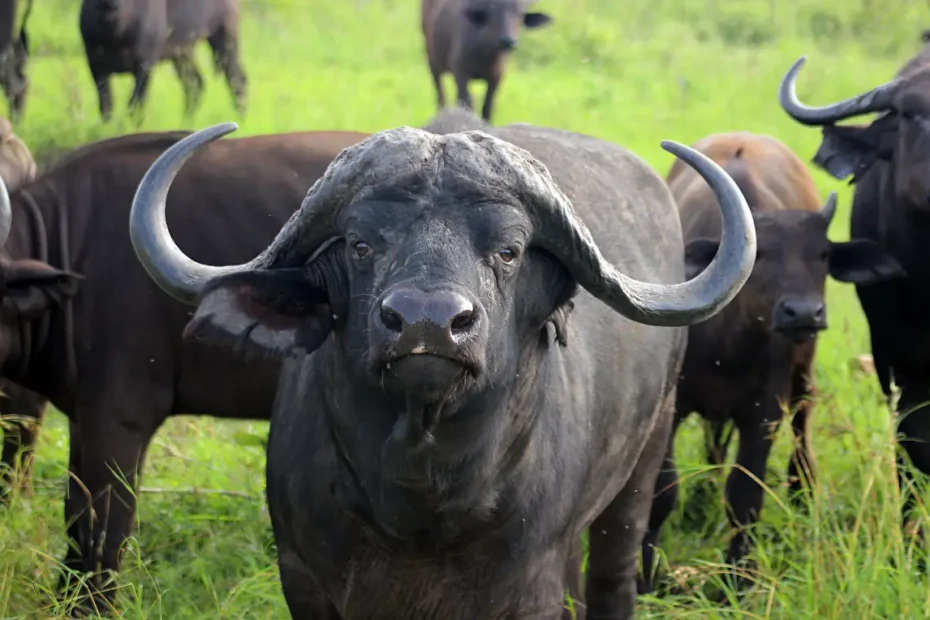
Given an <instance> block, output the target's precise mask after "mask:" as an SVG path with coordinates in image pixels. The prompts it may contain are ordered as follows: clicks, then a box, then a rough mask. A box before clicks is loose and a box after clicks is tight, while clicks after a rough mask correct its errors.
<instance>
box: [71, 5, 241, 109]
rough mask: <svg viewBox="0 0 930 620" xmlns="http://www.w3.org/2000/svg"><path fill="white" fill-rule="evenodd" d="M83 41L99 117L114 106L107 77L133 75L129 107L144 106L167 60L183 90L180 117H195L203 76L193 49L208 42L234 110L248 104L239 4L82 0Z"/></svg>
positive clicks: (140, 107)
mask: <svg viewBox="0 0 930 620" xmlns="http://www.w3.org/2000/svg"><path fill="white" fill-rule="evenodd" d="M80 24H81V37H82V38H83V40H84V50H85V52H86V54H87V63H88V65H89V66H90V72H91V75H92V77H93V79H94V84H95V85H96V87H97V94H98V97H99V100H100V115H101V116H102V117H103V119H104V120H109V118H110V116H111V114H112V109H113V104H112V100H111V94H110V76H111V75H113V74H114V73H132V74H133V76H134V77H135V87H134V88H133V90H132V96H131V97H130V99H129V107H130V108H131V109H133V110H135V111H141V109H142V108H143V107H144V105H145V98H146V93H147V91H148V85H149V76H150V74H151V72H152V70H153V69H154V68H155V65H156V64H158V63H159V62H160V61H162V60H170V61H171V63H172V65H174V70H175V72H176V73H177V75H178V79H179V80H181V85H182V87H183V89H184V113H185V116H187V117H188V118H189V117H190V116H191V115H192V114H193V113H194V111H195V110H196V108H197V106H198V104H199V103H200V97H201V94H202V91H203V77H202V76H201V75H200V71H199V70H198V69H197V65H196V63H195V62H194V45H195V44H196V43H197V42H198V41H200V40H202V39H204V38H205V39H206V40H207V43H209V44H210V48H211V49H212V50H213V62H214V65H215V67H216V69H217V71H222V72H223V73H224V75H225V76H226V81H227V82H228V84H229V88H230V89H231V90H232V94H233V99H234V103H235V107H236V111H237V112H238V113H239V114H240V115H242V114H244V113H245V105H246V86H247V84H246V76H245V71H244V70H243V68H242V65H241V64H240V62H239V43H238V37H239V34H238V29H239V0H183V1H170V0H83V2H82V3H81V18H80Z"/></svg>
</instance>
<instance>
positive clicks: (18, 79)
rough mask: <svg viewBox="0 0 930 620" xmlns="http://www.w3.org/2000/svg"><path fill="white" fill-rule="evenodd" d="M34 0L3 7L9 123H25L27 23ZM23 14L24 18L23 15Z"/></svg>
mask: <svg viewBox="0 0 930 620" xmlns="http://www.w3.org/2000/svg"><path fill="white" fill-rule="evenodd" d="M32 3H33V0H25V2H24V3H22V2H20V0H7V1H6V2H2V3H0V87H2V88H3V91H4V93H6V99H7V104H8V105H9V115H10V119H11V120H12V121H13V122H14V123H18V122H19V121H20V120H22V117H23V113H24V111H25V106H26V93H27V91H28V89H29V79H28V78H27V77H26V62H27V60H28V59H29V39H28V37H27V35H26V22H27V21H28V19H29V13H30V12H31V11H32ZM20 13H22V14H20Z"/></svg>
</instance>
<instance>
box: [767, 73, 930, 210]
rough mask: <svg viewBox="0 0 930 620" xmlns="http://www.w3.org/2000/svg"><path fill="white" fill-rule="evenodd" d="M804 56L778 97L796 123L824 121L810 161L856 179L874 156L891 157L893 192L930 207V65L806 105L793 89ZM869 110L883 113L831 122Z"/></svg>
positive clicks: (836, 174) (907, 201)
mask: <svg viewBox="0 0 930 620" xmlns="http://www.w3.org/2000/svg"><path fill="white" fill-rule="evenodd" d="M804 61H805V57H803V56H802V57H801V58H800V59H798V60H797V61H796V62H795V63H794V65H792V67H791V68H790V69H789V70H788V73H787V74H786V75H785V77H784V79H783V80H782V83H781V87H780V89H779V96H778V98H779V102H780V103H781V106H782V107H783V108H784V110H785V111H786V112H787V113H788V114H789V115H790V116H791V117H792V118H794V119H795V120H796V121H798V122H799V123H803V124H805V125H814V126H822V127H823V129H822V132H823V142H822V143H821V145H820V149H819V150H818V151H817V154H816V155H815V156H814V163H815V164H817V165H818V166H820V167H821V168H823V169H824V170H826V171H827V172H829V173H830V174H831V175H833V176H834V177H836V178H837V179H843V178H846V177H847V176H849V175H850V174H852V175H854V176H853V181H856V180H858V178H859V177H861V175H862V174H864V173H865V172H866V171H867V170H868V169H869V168H870V167H871V166H872V164H874V163H875V162H876V161H877V160H883V161H889V162H894V164H895V165H894V166H893V172H892V175H893V179H892V182H893V187H894V193H895V195H896V198H897V199H898V200H899V201H901V202H902V203H904V204H909V205H911V206H913V207H915V208H918V209H928V208H930V174H928V172H930V71H918V72H916V73H913V74H911V75H910V76H908V77H899V78H897V79H895V80H892V81H891V82H888V83H887V84H883V85H881V86H879V87H877V88H874V89H872V90H870V91H868V92H866V93H864V94H862V95H859V96H857V97H853V98H851V99H847V100H845V101H840V102H839V103H833V104H830V105H827V106H822V107H809V106H807V105H804V104H802V103H801V102H800V101H798V98H797V95H796V93H795V82H796V81H797V77H798V73H799V72H800V71H801V67H802V66H803V65H804ZM870 112H881V113H882V115H881V116H879V117H878V118H876V119H875V120H874V121H873V122H872V123H871V124H869V125H847V126H843V125H839V126H838V125H834V123H836V122H837V121H841V120H844V119H847V118H852V117H854V116H859V115H862V114H868V113H870Z"/></svg>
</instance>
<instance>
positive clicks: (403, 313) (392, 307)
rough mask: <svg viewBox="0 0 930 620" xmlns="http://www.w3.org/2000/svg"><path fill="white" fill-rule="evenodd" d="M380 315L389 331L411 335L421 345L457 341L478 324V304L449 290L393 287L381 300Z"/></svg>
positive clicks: (401, 334)
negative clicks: (426, 290)
mask: <svg viewBox="0 0 930 620" xmlns="http://www.w3.org/2000/svg"><path fill="white" fill-rule="evenodd" d="M380 318H381V324H382V325H384V327H385V328H386V329H387V330H388V331H389V332H392V333H394V334H397V335H398V336H399V337H404V336H410V337H412V338H413V339H414V343H420V346H425V345H427V344H429V343H430V342H434V343H436V344H447V343H455V342H456V341H457V340H458V339H459V338H461V337H462V336H465V335H467V334H468V333H469V332H471V331H472V330H474V329H475V328H476V327H477V324H478V315H477V313H476V311H475V304H473V303H472V302H471V301H469V300H468V298H466V297H465V296H464V295H461V294H459V293H456V292H454V291H449V290H441V291H431V292H423V291H417V290H411V289H405V290H398V291H393V292H391V293H389V294H388V295H386V296H385V297H384V299H383V300H382V301H381V311H380ZM412 344H413V343H412ZM414 346H416V344H414Z"/></svg>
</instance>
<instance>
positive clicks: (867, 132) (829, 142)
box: [812, 114, 898, 183]
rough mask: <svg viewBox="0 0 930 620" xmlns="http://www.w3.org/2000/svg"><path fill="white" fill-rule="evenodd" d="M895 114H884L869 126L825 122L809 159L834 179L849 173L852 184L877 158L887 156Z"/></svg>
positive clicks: (889, 155) (892, 145) (890, 147)
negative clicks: (816, 147) (826, 123)
mask: <svg viewBox="0 0 930 620" xmlns="http://www.w3.org/2000/svg"><path fill="white" fill-rule="evenodd" d="M897 130H898V121H897V117H896V116H894V115H893V114H886V115H885V116H882V117H881V118H879V119H877V120H876V121H874V122H873V123H872V124H871V125H864V126H862V125H826V126H825V127H823V129H822V133H823V140H822V141H821V142H820V148H818V149H817V152H816V153H815V154H814V159H813V160H812V161H813V162H814V164H815V165H817V166H818V167H820V168H821V169H823V170H824V171H826V172H827V173H828V174H830V175H832V176H833V177H835V178H837V179H840V180H842V179H845V178H846V177H848V176H849V175H853V178H852V181H850V182H851V183H855V182H856V181H858V180H859V177H861V176H862V175H863V174H864V173H865V172H866V171H867V170H868V169H869V168H871V167H872V164H874V163H875V162H876V161H877V160H879V159H882V160H888V159H891V153H892V149H893V147H894V138H895V134H896V133H897Z"/></svg>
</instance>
